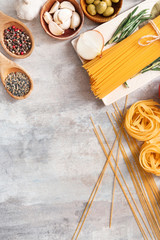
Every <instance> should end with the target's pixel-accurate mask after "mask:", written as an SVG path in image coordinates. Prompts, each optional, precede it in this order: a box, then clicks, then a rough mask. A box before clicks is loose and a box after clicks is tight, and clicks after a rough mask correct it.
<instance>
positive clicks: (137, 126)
mask: <svg viewBox="0 0 160 240" xmlns="http://www.w3.org/2000/svg"><path fill="white" fill-rule="evenodd" d="M158 106H159V104H158V103H156V102H154V101H153V100H143V101H139V102H136V103H134V104H133V105H132V106H131V107H130V108H129V110H128V111H127V113H126V116H125V122H124V127H125V129H126V131H127V132H128V134H129V135H130V136H132V137H133V138H135V139H137V140H139V141H147V140H151V139H153V138H155V137H156V136H158V135H159V133H160V108H158Z"/></svg>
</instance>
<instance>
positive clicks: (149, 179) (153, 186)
mask: <svg viewBox="0 0 160 240" xmlns="http://www.w3.org/2000/svg"><path fill="white" fill-rule="evenodd" d="M115 104H116V106H117V109H118V111H119V113H120V115H121V117H122V118H124V114H123V113H122V111H121V110H120V109H119V107H118V104H117V103H115ZM128 137H129V139H130V142H131V144H132V145H133V146H134V147H135V148H137V149H138V151H140V147H139V146H138V144H137V142H136V140H135V139H133V138H131V136H129V135H128ZM137 157H138V156H137ZM136 162H137V161H136ZM138 166H139V164H138ZM140 170H141V168H140ZM141 172H142V171H141ZM142 173H143V175H145V177H146V178H147V183H148V184H149V185H150V188H151V189H152V192H153V195H154V197H155V199H156V201H157V203H160V194H159V190H158V187H157V185H156V183H155V181H154V178H153V176H152V175H151V174H150V173H147V174H146V173H145V172H144V171H143V172H142ZM159 207H160V204H158V206H157V208H156V209H157V210H158V211H159ZM159 216H160V212H159Z"/></svg>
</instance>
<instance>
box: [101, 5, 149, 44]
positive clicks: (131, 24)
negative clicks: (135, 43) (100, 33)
mask: <svg viewBox="0 0 160 240" xmlns="http://www.w3.org/2000/svg"><path fill="white" fill-rule="evenodd" d="M137 9H138V7H136V8H135V9H134V10H133V11H132V12H131V13H130V14H129V15H128V16H127V17H126V18H125V19H124V20H123V21H122V22H121V23H120V25H119V27H118V28H117V30H116V31H115V33H114V34H113V36H112V38H111V39H110V40H109V41H108V42H107V43H106V44H105V45H107V44H111V43H118V42H121V41H122V40H123V39H125V38H127V37H128V36H130V35H131V34H132V33H133V32H134V31H135V30H136V28H137V27H138V26H139V25H140V24H142V23H143V22H145V21H147V20H149V19H150V18H151V16H150V15H149V14H147V11H148V10H147V9H144V10H142V11H141V12H139V13H138V14H137V15H134V14H135V12H136V11H137Z"/></svg>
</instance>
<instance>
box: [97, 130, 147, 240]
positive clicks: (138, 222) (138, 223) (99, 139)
mask: <svg viewBox="0 0 160 240" xmlns="http://www.w3.org/2000/svg"><path fill="white" fill-rule="evenodd" d="M94 132H95V134H96V137H97V139H98V141H99V143H100V145H101V147H102V150H103V152H104V154H105V155H106V151H104V149H105V147H104V145H103V142H102V140H101V138H100V136H99V134H98V131H97V129H96V128H94ZM106 157H107V155H106ZM110 166H111V169H112V171H113V172H114V174H115V175H116V172H115V169H114V167H113V165H112V163H111V161H110ZM116 178H117V181H118V183H119V185H120V187H121V189H122V192H123V194H124V196H125V198H126V200H127V202H128V204H129V206H130V209H131V211H132V213H133V215H134V217H135V220H136V222H137V225H138V227H139V229H140V231H141V233H142V236H143V238H144V239H148V237H147V235H146V233H145V231H144V229H143V227H142V225H141V223H140V221H139V219H138V217H137V215H136V213H135V211H134V208H133V206H132V204H131V202H130V200H129V198H128V196H127V194H126V192H125V190H124V188H123V186H122V184H121V182H120V180H119V178H118V176H116Z"/></svg>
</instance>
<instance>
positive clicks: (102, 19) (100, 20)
mask: <svg viewBox="0 0 160 240" xmlns="http://www.w3.org/2000/svg"><path fill="white" fill-rule="evenodd" d="M122 3H123V0H120V1H119V2H118V3H112V6H113V8H114V13H113V15H111V16H110V17H104V16H103V15H100V14H96V15H94V16H92V15H90V14H89V13H88V12H87V6H88V4H86V1H85V0H81V7H82V10H83V12H84V14H85V15H86V17H87V18H89V19H90V20H92V21H94V22H97V23H104V22H108V21H110V20H111V19H113V18H115V17H116V16H117V15H118V13H119V11H120V10H121V7H122Z"/></svg>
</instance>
